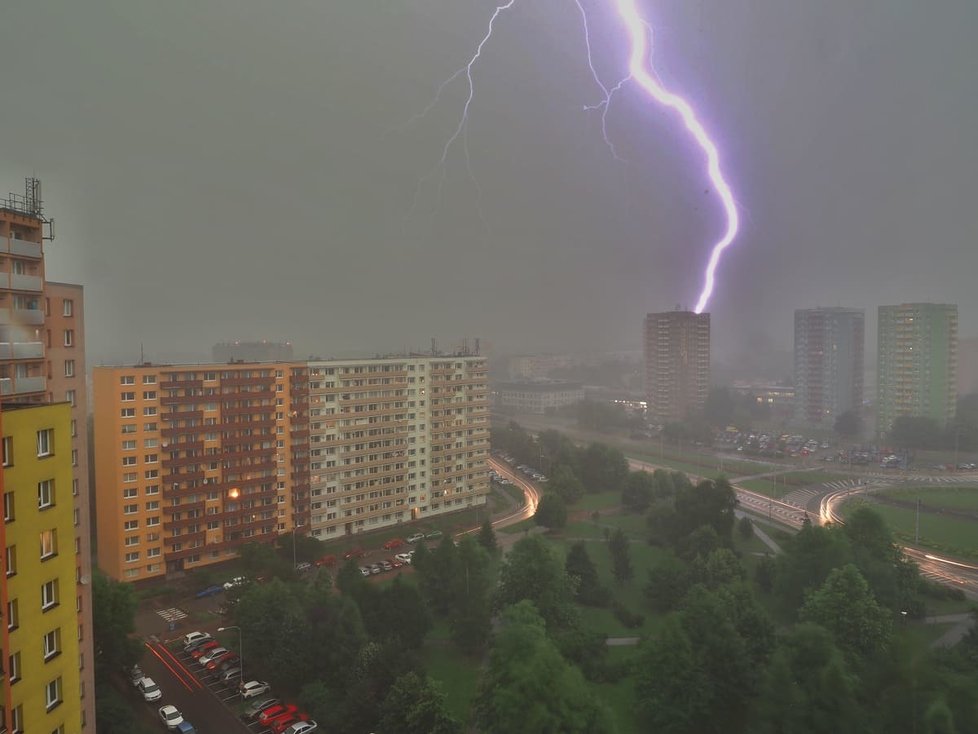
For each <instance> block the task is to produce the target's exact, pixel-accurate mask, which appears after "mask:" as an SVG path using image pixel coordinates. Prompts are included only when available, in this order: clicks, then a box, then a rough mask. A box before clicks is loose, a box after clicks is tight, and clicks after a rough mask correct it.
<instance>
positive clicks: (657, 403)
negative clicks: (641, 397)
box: [644, 311, 710, 421]
mask: <svg viewBox="0 0 978 734" xmlns="http://www.w3.org/2000/svg"><path fill="white" fill-rule="evenodd" d="M644 337H645V338H644V342H645V392H646V396H647V397H646V400H647V402H648V416H649V418H650V419H651V420H657V421H670V420H685V419H686V418H688V417H689V416H690V415H695V414H696V413H699V412H701V411H702V410H703V407H704V406H705V405H706V398H707V395H708V394H709V391H710V314H708V313H701V314H696V313H693V312H692V311H666V312H664V313H650V314H648V316H646V317H645V334H644Z"/></svg>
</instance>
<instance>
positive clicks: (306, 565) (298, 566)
mask: <svg viewBox="0 0 978 734" xmlns="http://www.w3.org/2000/svg"><path fill="white" fill-rule="evenodd" d="M310 568H312V564H311V563H309V561H302V562H301V563H297V564H295V570H296V571H308V570H309V569H310Z"/></svg>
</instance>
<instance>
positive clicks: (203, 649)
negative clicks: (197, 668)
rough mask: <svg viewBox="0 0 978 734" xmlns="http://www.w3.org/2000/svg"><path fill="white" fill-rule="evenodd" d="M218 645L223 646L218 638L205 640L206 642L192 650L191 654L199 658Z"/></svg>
mask: <svg viewBox="0 0 978 734" xmlns="http://www.w3.org/2000/svg"><path fill="white" fill-rule="evenodd" d="M217 647H221V645H220V643H219V642H218V641H217V640H205V641H204V642H202V643H200V644H199V645H197V646H196V647H194V649H193V650H191V651H190V654H191V656H192V657H193V658H194V659H196V660H199V659H200V657H201V655H206V654H207V653H208V652H210V651H211V650H213V649H215V648H217ZM222 649H223V648H222Z"/></svg>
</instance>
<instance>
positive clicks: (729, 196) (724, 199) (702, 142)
mask: <svg viewBox="0 0 978 734" xmlns="http://www.w3.org/2000/svg"><path fill="white" fill-rule="evenodd" d="M609 1H610V2H614V4H615V6H616V8H617V10H618V15H619V16H620V17H621V19H622V22H623V23H624V25H625V28H626V29H627V32H628V36H629V40H630V46H631V53H630V55H629V63H628V72H629V73H628V75H627V76H625V77H623V78H622V79H621V80H620V81H618V82H617V83H616V84H614V85H613V86H611V87H608V86H607V85H606V84H605V83H604V82H603V81H602V80H601V76H600V75H599V74H598V72H597V69H596V67H595V65H594V56H593V53H592V48H591V30H590V26H589V22H588V15H587V12H586V10H585V8H584V4H583V3H582V1H581V0H574V3H575V4H576V5H577V9H578V11H579V12H580V15H581V21H582V24H583V26H584V42H585V47H586V50H587V64H588V68H589V69H590V71H591V76H592V78H593V79H594V82H595V84H597V86H598V88H599V89H600V90H601V93H602V99H601V101H600V102H598V103H597V104H594V105H585V106H584V109H585V110H587V111H600V112H601V135H602V137H603V139H604V142H605V144H606V145H607V146H608V149H609V150H610V151H611V154H612V156H614V158H615V160H617V161H622V158H621V156H619V155H618V151H617V149H616V147H615V144H614V142H613V141H612V140H611V137H610V135H609V134H608V111H609V109H610V108H611V103H612V101H613V99H614V96H615V95H616V94H617V93H618V92H620V91H621V89H622V87H623V86H624V85H625V84H627V83H628V82H630V81H634V82H635V83H636V84H638V86H639V87H641V88H642V89H643V90H644V91H645V92H646V93H647V94H648V95H649V96H650V97H651V98H652V99H653V100H655V101H656V102H657V103H659V104H660V105H662V106H663V107H666V108H668V109H670V110H672V111H674V112H676V113H677V114H678V115H679V117H680V119H681V120H682V123H683V126H684V127H685V128H686V131H687V132H688V133H689V134H690V136H691V137H692V138H693V140H694V141H695V142H696V144H697V145H698V146H699V148H700V149H701V150H702V151H703V154H704V155H705V157H706V174H707V177H708V178H709V180H710V182H711V184H712V185H713V190H714V191H715V192H716V193H717V195H718V197H719V198H720V203H721V205H722V207H723V211H724V215H725V218H726V227H725V229H724V231H723V234H722V236H721V237H720V239H719V240H718V241H717V242H716V243H715V244H714V245H713V249H712V250H711V252H710V257H709V260H708V262H707V266H706V270H705V271H704V274H703V287H702V290H701V291H700V295H699V299H698V300H697V303H696V308H695V309H694V311H695V312H696V313H702V312H703V311H704V310H705V309H706V307H707V305H708V304H709V302H710V298H711V297H712V295H713V289H714V285H715V282H716V270H717V267H718V266H719V264H720V258H721V256H722V255H723V251H724V250H725V249H727V247H728V246H729V245H730V244H731V243H732V242H733V241H734V239H735V238H736V236H737V232H738V231H739V229H740V214H739V212H738V210H737V204H736V201H735V200H734V195H733V191H732V190H731V188H730V185H729V184H728V183H727V180H726V178H724V175H723V171H722V169H721V167H720V154H719V151H718V150H717V146H716V144H715V143H714V142H713V139H712V138H711V137H710V135H709V133H707V131H706V128H704V127H703V124H702V123H701V122H700V121H699V118H698V117H697V116H696V112H695V111H694V110H693V107H692V106H691V105H690V104H689V102H687V101H686V100H685V99H684V98H683V97H681V96H679V95H678V94H676V93H674V92H672V91H670V90H668V89H666V87H665V85H664V84H662V82H661V81H660V80H659V79H658V77H657V75H656V73H655V69H654V67H653V66H652V42H653V31H652V27H651V26H650V25H649V23H648V22H647V21H646V20H645V19H644V18H643V17H642V15H641V13H640V12H639V10H638V6H637V4H636V3H637V0H609ZM515 4H516V0H507V1H506V2H504V3H502V4H500V5H497V6H496V9H495V10H494V11H493V14H492V17H491V18H490V19H489V26H488V29H487V31H486V34H485V35H484V36H483V38H482V40H481V41H480V42H479V44H478V46H477V47H476V50H475V53H474V54H473V55H472V57H471V58H470V59H469V61H468V63H467V64H466V65H465V66H463V67H462V68H460V69H458V70H457V71H456V72H455V73H454V74H452V75H451V76H450V77H449V78H448V79H446V80H445V81H444V82H442V83H441V85H440V86H439V87H438V90H437V92H436V93H435V97H434V99H433V100H432V101H431V102H430V103H429V104H428V106H427V107H425V109H424V110H423V111H422V112H421V113H419V114H417V115H415V116H414V117H412V118H411V120H409V121H408V123H407V124H411V123H413V122H415V121H416V120H419V119H421V118H423V117H425V116H426V115H427V114H428V113H429V112H431V110H433V109H434V107H435V106H436V105H437V104H438V101H439V99H440V98H441V95H442V92H444V90H445V88H446V87H447V86H448V85H449V84H450V83H451V82H453V81H455V80H456V79H458V78H459V77H461V76H463V75H464V76H465V79H466V81H467V82H468V94H467V96H466V100H465V105H464V106H463V107H462V114H461V115H460V116H459V120H458V124H457V126H456V127H455V131H454V132H453V133H452V134H451V136H449V138H448V140H447V141H446V142H445V146H444V148H443V149H442V154H441V158H440V159H439V161H438V163H437V165H436V166H435V168H434V169H432V171H431V172H429V173H428V174H427V175H426V176H424V177H423V178H422V179H421V180H420V181H419V182H418V188H417V189H416V190H415V196H414V203H412V205H411V211H413V210H414V208H415V205H416V204H417V199H418V194H419V192H420V189H421V185H422V184H423V183H424V182H425V181H427V180H428V179H430V178H431V176H433V175H434V174H435V172H436V171H438V170H440V171H441V179H440V181H439V185H438V198H439V200H440V199H441V192H442V189H443V187H444V184H445V176H446V163H447V161H448V155H449V153H450V151H451V149H452V146H453V145H455V143H456V142H458V140H459V138H461V144H462V147H463V150H464V155H465V169H466V172H467V173H468V176H469V179H470V180H471V181H472V184H473V186H474V187H475V189H476V192H477V195H478V198H477V208H478V209H479V216H480V217H481V218H482V220H483V222H485V217H484V216H483V212H482V207H481V204H480V203H479V201H480V200H481V195H482V192H481V189H480V187H479V183H478V181H477V180H476V178H475V175H474V173H473V170H472V159H471V155H470V152H469V144H468V122H469V109H470V108H471V106H472V100H473V99H474V97H475V82H474V80H473V77H472V70H473V68H474V67H475V65H476V64H477V63H478V61H479V59H480V58H481V57H482V51H483V49H484V48H485V46H486V44H487V43H488V42H489V39H490V38H492V33H493V30H494V28H495V23H496V20H497V19H498V18H499V16H500V15H502V14H503V13H504V12H506V11H507V10H509V9H511V8H512V7H513V6H514V5H515Z"/></svg>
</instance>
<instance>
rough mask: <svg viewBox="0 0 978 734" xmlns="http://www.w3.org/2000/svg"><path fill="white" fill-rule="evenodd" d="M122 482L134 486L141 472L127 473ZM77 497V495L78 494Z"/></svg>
mask: <svg viewBox="0 0 978 734" xmlns="http://www.w3.org/2000/svg"><path fill="white" fill-rule="evenodd" d="M122 481H123V482H125V483H126V484H132V483H133V482H138V481H139V472H134V471H127V472H125V473H124V474H123V475H122ZM76 496H77V493H76Z"/></svg>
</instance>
